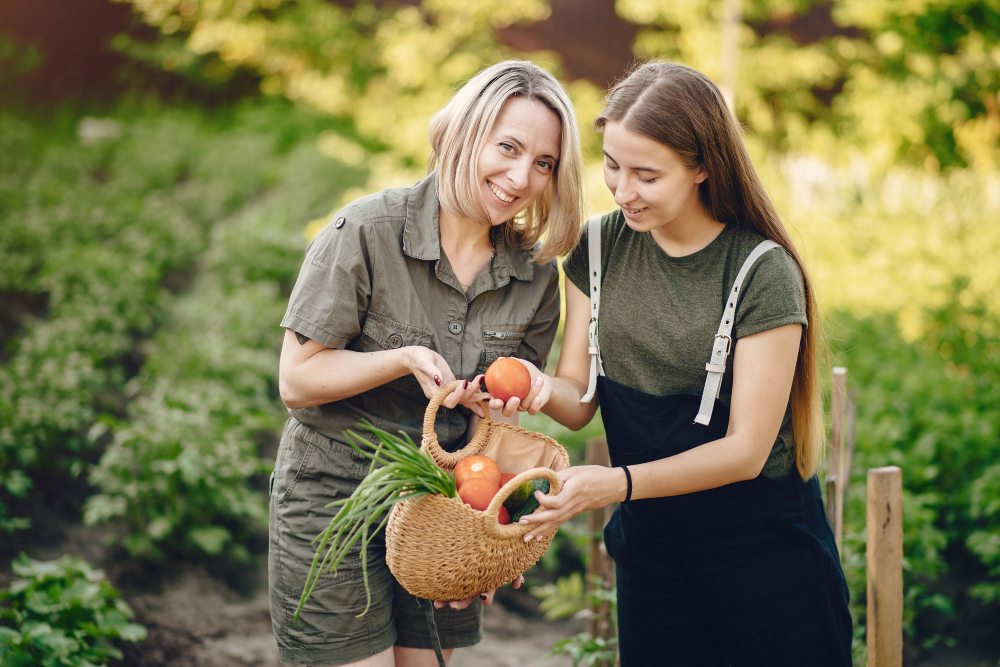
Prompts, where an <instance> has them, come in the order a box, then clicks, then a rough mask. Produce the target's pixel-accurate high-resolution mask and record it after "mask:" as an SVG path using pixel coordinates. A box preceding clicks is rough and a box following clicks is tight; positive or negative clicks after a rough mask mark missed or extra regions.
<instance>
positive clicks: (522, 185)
mask: <svg viewBox="0 0 1000 667" xmlns="http://www.w3.org/2000/svg"><path fill="white" fill-rule="evenodd" d="M560 132H561V126H560V122H559V116H557V115H556V114H555V113H554V112H553V111H552V110H551V109H549V108H548V107H546V106H545V105H544V104H542V103H541V102H536V101H535V100H528V99H525V98H523V97H511V98H510V99H508V100H507V101H506V102H505V103H504V105H503V108H502V109H501V110H500V115H499V116H498V117H497V121H496V123H495V124H494V125H493V131H492V132H491V133H490V136H489V137H487V139H486V145H485V146H483V150H482V152H481V153H480V154H479V162H478V164H477V166H478V174H479V187H480V197H482V201H483V204H484V205H485V207H486V211H487V212H488V213H489V216H490V224H491V225H499V224H500V223H502V222H505V221H507V220H510V219H511V218H513V217H514V216H515V215H517V214H518V213H520V212H521V211H523V210H524V209H525V208H527V207H528V206H529V205H530V204H532V203H533V202H534V201H535V200H536V199H538V197H539V196H540V195H541V194H542V193H543V192H544V191H545V188H546V186H548V184H549V181H550V180H552V174H553V173H555V168H556V163H557V162H558V161H559V142H560Z"/></svg>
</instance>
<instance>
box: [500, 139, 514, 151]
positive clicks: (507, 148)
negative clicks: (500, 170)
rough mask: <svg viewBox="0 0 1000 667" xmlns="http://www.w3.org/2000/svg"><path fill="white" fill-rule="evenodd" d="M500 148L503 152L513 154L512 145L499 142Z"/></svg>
mask: <svg viewBox="0 0 1000 667" xmlns="http://www.w3.org/2000/svg"><path fill="white" fill-rule="evenodd" d="M500 148H502V149H504V150H505V151H507V152H508V153H512V152H514V146H513V144H508V143H507V142H505V141H501V142H500Z"/></svg>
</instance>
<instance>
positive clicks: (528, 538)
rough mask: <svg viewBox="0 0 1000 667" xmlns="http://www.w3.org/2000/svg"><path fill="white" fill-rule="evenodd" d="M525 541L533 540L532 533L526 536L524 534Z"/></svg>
mask: <svg viewBox="0 0 1000 667" xmlns="http://www.w3.org/2000/svg"><path fill="white" fill-rule="evenodd" d="M524 541H525V542H530V541H531V535H530V534H528V535H525V536H524Z"/></svg>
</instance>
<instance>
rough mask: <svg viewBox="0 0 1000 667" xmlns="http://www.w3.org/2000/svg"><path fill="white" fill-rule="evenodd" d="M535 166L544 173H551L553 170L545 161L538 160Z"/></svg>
mask: <svg viewBox="0 0 1000 667" xmlns="http://www.w3.org/2000/svg"><path fill="white" fill-rule="evenodd" d="M535 164H537V165H538V166H539V167H541V168H542V169H544V170H545V171H552V169H553V166H552V163H551V162H549V161H547V160H539V161H538V162H536V163H535Z"/></svg>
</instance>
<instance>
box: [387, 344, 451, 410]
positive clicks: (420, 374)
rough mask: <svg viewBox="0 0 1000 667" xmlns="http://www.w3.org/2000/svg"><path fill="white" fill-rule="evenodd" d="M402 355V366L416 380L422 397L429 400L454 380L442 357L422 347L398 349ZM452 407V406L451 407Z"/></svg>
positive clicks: (414, 346)
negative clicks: (421, 391) (422, 392)
mask: <svg viewBox="0 0 1000 667" xmlns="http://www.w3.org/2000/svg"><path fill="white" fill-rule="evenodd" d="M400 351H401V352H402V353H403V355H404V357H403V358H404V360H405V361H404V365H405V367H406V369H407V370H408V371H410V373H412V374H413V376H414V377H415V378H417V382H419V383H420V388H421V389H423V390H424V396H426V397H427V398H431V397H433V396H434V394H436V393H437V390H438V389H440V388H441V385H445V384H448V383H449V382H451V381H452V380H454V379H455V375H454V374H453V373H452V372H451V367H450V366H449V365H448V362H447V361H445V359H444V357H442V356H441V355H440V354H438V353H437V352H435V351H434V350H432V349H430V348H429V347H424V346H422V345H409V346H407V347H403V348H400ZM452 407H454V406H452Z"/></svg>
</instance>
